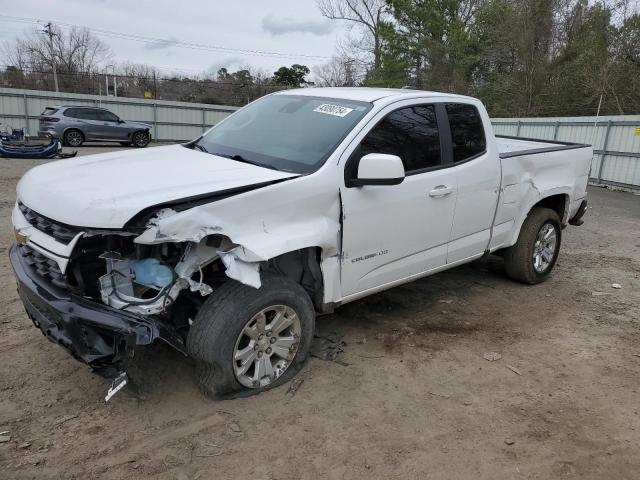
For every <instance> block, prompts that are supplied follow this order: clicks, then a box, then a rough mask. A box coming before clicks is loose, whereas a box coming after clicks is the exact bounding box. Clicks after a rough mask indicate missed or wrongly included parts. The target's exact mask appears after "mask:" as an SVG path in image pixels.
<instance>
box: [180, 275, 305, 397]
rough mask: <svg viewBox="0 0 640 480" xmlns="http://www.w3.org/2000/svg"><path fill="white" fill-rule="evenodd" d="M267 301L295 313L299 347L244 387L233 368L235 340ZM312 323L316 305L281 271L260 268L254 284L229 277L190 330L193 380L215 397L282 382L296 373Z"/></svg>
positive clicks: (259, 389) (245, 393)
mask: <svg viewBox="0 0 640 480" xmlns="http://www.w3.org/2000/svg"><path fill="white" fill-rule="evenodd" d="M271 305H286V306H288V307H290V308H292V309H293V310H294V311H295V313H296V315H297V316H298V318H299V319H300V325H301V334H300V341H299V345H298V351H297V353H296V355H295V357H294V358H293V360H291V363H290V364H289V366H288V368H287V369H286V370H285V371H284V373H282V374H281V375H280V376H279V377H278V378H276V379H275V380H274V381H272V382H271V383H270V384H268V385H266V386H261V387H257V388H247V387H245V386H243V385H242V384H241V383H240V382H239V381H238V379H237V378H236V374H235V372H234V361H233V352H234V349H235V346H236V341H237V339H238V337H239V335H240V333H241V332H242V331H243V329H244V327H245V325H246V324H247V322H249V320H251V319H252V318H253V317H254V316H255V315H256V314H258V313H259V312H260V311H261V310H262V309H264V308H267V307H269V306H271ZM314 329H315V311H314V308H313V304H312V303H311V299H310V298H309V295H308V294H307V292H305V290H304V289H303V288H302V287H301V286H300V285H299V284H297V283H296V282H294V281H292V280H290V279H288V278H286V277H283V276H279V275H264V274H263V275H262V285H261V287H260V288H259V289H255V288H253V287H249V286H247V285H244V284H242V283H239V282H236V281H234V280H229V281H228V282H227V283H225V284H224V285H222V286H221V287H219V288H218V289H217V290H215V291H214V292H213V293H212V294H211V295H210V296H209V298H207V300H206V301H205V302H204V304H203V305H202V307H200V310H199V311H198V313H197V315H196V317H195V319H194V321H193V325H192V326H191V329H190V330H189V334H188V336H187V351H188V353H189V355H190V356H191V357H193V358H194V359H195V360H196V362H197V370H198V372H197V374H198V385H199V387H200V389H201V391H202V392H203V393H204V394H205V395H207V396H208V397H211V398H215V399H219V398H232V397H237V396H248V395H252V394H257V393H260V392H262V391H265V390H269V389H271V388H274V387H277V386H278V385H282V384H283V383H285V382H287V381H289V380H290V379H291V378H293V377H294V376H295V375H296V373H298V371H299V370H300V369H301V368H302V365H303V364H304V362H305V361H306V359H307V357H308V356H309V351H310V349H311V342H312V341H313V333H314Z"/></svg>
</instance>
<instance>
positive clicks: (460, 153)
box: [445, 103, 487, 163]
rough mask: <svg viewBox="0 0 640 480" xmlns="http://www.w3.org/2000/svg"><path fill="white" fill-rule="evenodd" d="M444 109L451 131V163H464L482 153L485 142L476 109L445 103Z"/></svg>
mask: <svg viewBox="0 0 640 480" xmlns="http://www.w3.org/2000/svg"><path fill="white" fill-rule="evenodd" d="M445 107H446V110H447V116H448V117H449V129H450V130H451V142H452V144H453V145H452V146H453V161H454V162H456V163H458V162H464V161H465V160H470V159H472V158H474V157H477V156H478V155H480V154H482V153H484V152H485V151H486V150H487V141H486V139H485V136H484V128H483V126H482V118H481V117H480V113H479V112H478V109H477V108H476V107H475V106H473V105H469V104H464V103H447V104H446V106H445Z"/></svg>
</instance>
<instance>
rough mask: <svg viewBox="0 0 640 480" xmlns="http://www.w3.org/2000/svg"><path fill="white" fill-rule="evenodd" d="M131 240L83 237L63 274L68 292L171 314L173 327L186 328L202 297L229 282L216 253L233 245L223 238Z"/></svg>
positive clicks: (119, 306)
mask: <svg viewBox="0 0 640 480" xmlns="http://www.w3.org/2000/svg"><path fill="white" fill-rule="evenodd" d="M104 233H106V232H104ZM134 238H135V237H134V236H133V235H127V234H125V233H122V234H115V233H113V234H103V232H99V233H96V234H88V235H85V237H83V238H82V239H80V241H79V242H78V245H77V246H76V248H75V249H74V255H72V258H71V259H70V263H69V266H68V267H67V270H66V278H67V281H68V283H69V288H70V289H71V290H72V291H74V292H75V293H76V294H78V295H81V296H83V297H85V298H89V299H91V300H94V301H101V302H102V303H104V304H105V305H108V306H110V307H113V308H115V309H118V310H124V311H127V312H130V313H134V314H139V315H159V316H171V317H172V322H171V323H173V324H174V325H176V326H178V325H179V324H181V323H182V324H184V325H185V326H186V324H187V323H186V322H187V319H188V318H189V316H190V315H193V314H194V313H195V311H196V310H197V307H198V306H199V305H200V304H201V303H202V301H203V300H202V297H206V296H207V295H209V294H210V293H211V292H212V291H213V290H214V288H215V287H216V286H218V285H220V284H221V283H222V282H224V281H226V280H228V277H227V276H226V275H225V267H224V264H223V263H222V262H221V259H220V252H223V255H224V250H225V249H226V248H229V247H233V244H232V243H231V242H228V241H226V239H224V238H222V237H218V238H211V237H210V238H207V239H203V240H201V241H200V242H198V243H196V242H183V243H163V244H158V245H141V244H137V243H135V242H134V241H133V240H134ZM214 245H215V246H214Z"/></svg>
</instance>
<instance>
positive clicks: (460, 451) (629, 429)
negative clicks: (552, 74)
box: [0, 147, 640, 480]
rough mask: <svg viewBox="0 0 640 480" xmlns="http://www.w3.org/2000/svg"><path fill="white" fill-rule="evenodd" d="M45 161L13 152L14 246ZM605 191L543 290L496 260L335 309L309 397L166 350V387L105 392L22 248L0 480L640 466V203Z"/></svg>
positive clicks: (4, 391) (7, 300)
mask: <svg viewBox="0 0 640 480" xmlns="http://www.w3.org/2000/svg"><path fill="white" fill-rule="evenodd" d="M81 150H82V153H89V152H90V153H94V152H96V151H105V148H100V147H98V148H93V149H89V148H86V149H81ZM38 163H40V162H38V161H30V160H7V159H4V160H0V168H1V171H2V176H1V177H0V182H1V183H0V195H1V196H0V207H1V211H0V215H1V217H2V225H4V227H3V228H2V229H1V230H0V242H1V244H2V250H3V251H6V249H7V248H8V247H9V244H10V242H11V239H12V234H11V230H10V226H9V218H10V213H11V209H12V207H13V203H14V201H15V193H14V192H15V185H16V182H17V181H18V179H19V178H20V176H21V175H22V174H23V173H24V172H25V171H26V170H27V169H29V168H31V167H32V166H34V165H37V164H38ZM51 188H52V189H54V188H55V185H52V186H51ZM589 195H590V197H589V201H590V205H591V207H590V209H589V211H588V215H587V217H586V223H585V225H584V226H583V227H581V228H576V227H570V228H569V229H567V230H565V232H564V238H563V246H562V252H561V255H560V260H559V263H558V265H557V267H556V269H555V272H554V274H553V276H552V278H550V279H549V280H548V281H547V282H545V283H543V284H541V285H538V286H533V287H532V286H525V285H520V284H517V283H514V282H512V281H510V280H508V279H507V278H505V276H504V274H503V272H502V270H501V260H500V259H499V258H488V259H486V260H482V261H478V262H474V263H473V264H470V265H467V266H463V267H460V268H456V269H454V270H451V271H449V272H445V273H441V274H438V275H435V276H433V277H430V278H426V279H422V280H419V281H417V282H414V283H411V284H408V285H406V286H402V287H398V288H395V289H393V290H390V291H387V292H385V293H381V294H378V295H374V296H372V297H369V298H367V299H364V300H361V301H357V302H354V303H352V304H349V305H346V306H345V307H343V308H341V309H339V310H338V311H337V312H336V313H335V314H334V315H331V316H327V317H323V318H320V319H319V320H318V322H317V323H318V329H319V335H322V336H324V337H329V338H332V339H334V340H336V339H338V340H339V339H340V338H342V341H344V342H345V345H344V346H343V347H342V348H343V349H344V352H343V353H341V354H340V355H339V356H338V357H337V360H338V362H330V361H324V360H321V359H318V358H311V360H310V361H309V362H308V363H307V365H306V366H305V368H304V369H303V370H302V372H301V373H300V375H299V377H298V378H301V379H303V380H304V382H303V383H302V384H301V385H299V388H298V390H297V393H295V395H292V394H291V393H287V392H288V388H289V387H288V386H287V385H285V386H283V387H281V388H277V389H275V390H272V391H270V392H267V393H265V394H262V395H258V396H254V397H250V398H245V399H237V400H228V401H223V402H214V401H210V400H207V399H205V398H204V397H202V396H201V395H200V393H199V392H198V390H197V388H196V387H195V383H194V379H193V373H192V365H191V363H190V361H189V360H188V359H186V358H184V357H182V356H181V355H180V354H178V353H176V352H174V351H172V350H171V349H169V348H168V347H164V346H162V345H158V346H156V347H153V348H150V349H148V350H147V351H145V352H144V354H143V358H142V360H141V366H140V368H141V369H142V371H143V372H145V374H146V378H145V380H144V388H145V395H146V399H144V400H138V399H134V398H132V397H129V396H126V395H122V394H119V395H117V396H116V397H115V398H114V399H113V400H112V402H110V403H109V404H105V402H104V395H105V393H106V389H107V385H106V384H105V383H104V381H103V380H101V379H99V378H97V377H95V376H93V375H92V374H91V373H90V372H89V371H88V370H87V368H85V367H84V366H83V365H81V364H80V363H78V362H76V361H75V360H73V359H72V358H71V357H69V356H68V355H67V354H66V353H65V352H64V351H63V350H62V349H61V348H59V347H57V346H55V345H54V344H52V343H50V342H48V341H47V340H46V339H45V338H44V337H43V336H42V334H40V333H39V332H38V331H37V330H36V329H35V328H34V327H33V325H32V324H31V322H30V321H29V320H28V318H27V316H26V314H25V313H24V310H23V308H22V305H21V303H20V301H19V300H18V297H17V295H16V290H15V283H14V280H13V276H12V273H11V269H10V266H9V264H8V261H7V257H6V254H5V255H2V256H1V257H0V273H1V275H0V302H1V303H2V305H3V309H2V313H0V432H3V431H8V433H5V434H4V435H8V436H10V440H9V441H8V442H4V443H0V478H2V479H27V478H38V479H42V478H53V479H61V478H63V479H76V478H77V479H87V478H101V479H134V478H135V479H139V478H145V479H146V478H152V479H178V480H185V479H214V478H215V479H235V478H252V479H254V478H255V479H316V478H330V479H342V478H347V479H368V478H383V479H391V478H401V479H406V478H421V479H426V478H428V479H465V478H473V479H492V480H495V479H520V478H526V479H534V478H535V479H564V478H568V479H573V478H576V479H578V478H579V479H603V478H612V479H613V478H615V479H637V478H640V382H639V378H640V196H635V195H632V194H629V193H620V192H612V191H608V190H604V189H600V188H590V190H589ZM613 283H618V284H620V285H621V286H622V288H621V289H614V288H612V284H613ZM487 352H498V353H500V354H501V355H502V358H501V359H500V360H497V361H493V362H490V361H487V360H485V359H484V358H483V355H484V354H485V353H487ZM0 435H3V434H0ZM0 438H1V437H0Z"/></svg>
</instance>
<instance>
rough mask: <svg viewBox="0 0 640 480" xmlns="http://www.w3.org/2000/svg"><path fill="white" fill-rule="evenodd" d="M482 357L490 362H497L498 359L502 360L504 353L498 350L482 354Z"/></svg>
mask: <svg viewBox="0 0 640 480" xmlns="http://www.w3.org/2000/svg"><path fill="white" fill-rule="evenodd" d="M482 358H484V359H485V360H488V361H490V362H495V361H496V360H500V359H501V358H502V355H500V354H499V353H498V352H487V353H485V354H484V355H483V356H482Z"/></svg>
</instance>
